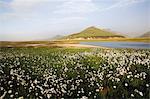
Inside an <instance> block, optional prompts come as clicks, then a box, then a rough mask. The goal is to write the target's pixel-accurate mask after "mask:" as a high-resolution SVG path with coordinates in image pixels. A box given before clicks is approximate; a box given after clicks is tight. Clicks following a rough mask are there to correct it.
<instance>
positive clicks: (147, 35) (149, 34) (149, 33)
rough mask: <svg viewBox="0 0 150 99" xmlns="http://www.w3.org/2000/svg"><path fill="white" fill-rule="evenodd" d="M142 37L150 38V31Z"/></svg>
mask: <svg viewBox="0 0 150 99" xmlns="http://www.w3.org/2000/svg"><path fill="white" fill-rule="evenodd" d="M140 37H150V31H149V32H146V33H144V34H143V35H141V36H140Z"/></svg>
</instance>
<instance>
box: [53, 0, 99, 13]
mask: <svg viewBox="0 0 150 99" xmlns="http://www.w3.org/2000/svg"><path fill="white" fill-rule="evenodd" d="M95 10H97V7H96V5H95V4H94V3H93V2H92V0H68V1H66V2H64V3H63V4H62V5H61V6H59V7H58V8H57V10H56V11H54V13H56V14H78V13H80V14H86V13H90V12H92V11H95Z"/></svg>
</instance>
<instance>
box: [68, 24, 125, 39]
mask: <svg viewBox="0 0 150 99" xmlns="http://www.w3.org/2000/svg"><path fill="white" fill-rule="evenodd" d="M114 37H117V38H125V36H123V35H120V34H116V33H113V32H111V31H107V30H102V29H99V28H96V27H94V26H92V27H88V28H86V29H84V30H83V31H81V32H79V33H74V34H71V35H68V36H66V37H65V39H95V38H96V39H97V38H114Z"/></svg>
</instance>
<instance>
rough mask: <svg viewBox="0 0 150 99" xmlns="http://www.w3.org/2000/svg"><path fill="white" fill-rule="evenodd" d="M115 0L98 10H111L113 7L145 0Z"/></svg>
mask: <svg viewBox="0 0 150 99" xmlns="http://www.w3.org/2000/svg"><path fill="white" fill-rule="evenodd" d="M115 1H116V3H115V4H113V5H111V6H109V7H105V8H101V9H100V10H99V11H100V12H103V11H107V10H111V9H114V8H120V7H126V6H129V5H132V4H136V3H140V2H143V1H145V0H115Z"/></svg>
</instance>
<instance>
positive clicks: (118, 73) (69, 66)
mask: <svg viewBox="0 0 150 99" xmlns="http://www.w3.org/2000/svg"><path fill="white" fill-rule="evenodd" d="M149 66H150V50H132V49H124V50H123V49H122V50H118V49H88V48H87V49H84V48H82V49H78V48H77V49H75V48H72V49H71V48H69V49H68V48H1V49H0V81H1V83H0V96H1V97H0V98H5V99H10V98H19V97H22V98H25V99H27V98H30V99H35V98H40V99H42V98H44V99H48V98H86V97H88V98H97V99H100V98H113V99H116V98H119V99H121V98H138V99H139V98H140V99H141V98H147V99H148V98H149V93H150V78H149V77H150V67H149Z"/></svg>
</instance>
